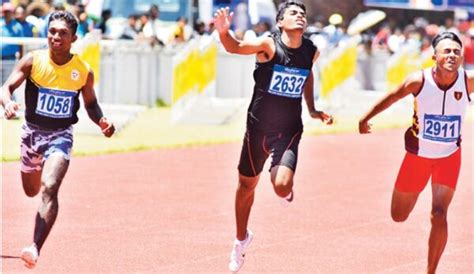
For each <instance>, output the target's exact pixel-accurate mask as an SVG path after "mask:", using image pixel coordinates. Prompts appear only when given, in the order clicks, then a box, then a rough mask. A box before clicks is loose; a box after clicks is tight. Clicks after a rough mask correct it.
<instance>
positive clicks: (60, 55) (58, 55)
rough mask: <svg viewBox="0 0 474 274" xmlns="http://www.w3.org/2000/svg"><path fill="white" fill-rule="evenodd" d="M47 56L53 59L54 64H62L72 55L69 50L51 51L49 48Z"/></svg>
mask: <svg viewBox="0 0 474 274" xmlns="http://www.w3.org/2000/svg"><path fill="white" fill-rule="evenodd" d="M49 57H50V58H51V60H53V62H54V63H55V64H56V65H59V66H62V65H64V64H66V63H67V62H69V61H71V59H72V57H73V55H72V54H71V53H70V52H69V51H68V52H53V51H51V50H50V51H49Z"/></svg>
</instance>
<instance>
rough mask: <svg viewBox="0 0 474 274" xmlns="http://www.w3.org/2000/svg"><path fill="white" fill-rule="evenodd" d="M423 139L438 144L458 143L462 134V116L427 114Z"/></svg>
mask: <svg viewBox="0 0 474 274" xmlns="http://www.w3.org/2000/svg"><path fill="white" fill-rule="evenodd" d="M424 121H425V123H424V131H423V138H424V139H427V140H431V141H436V142H443V143H452V142H457V141H458V139H459V135H460V133H461V116H459V115H433V114H425V119H424Z"/></svg>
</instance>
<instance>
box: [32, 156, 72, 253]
mask: <svg viewBox="0 0 474 274" xmlns="http://www.w3.org/2000/svg"><path fill="white" fill-rule="evenodd" d="M68 167H69V160H67V159H65V157H64V155H63V154H62V153H52V154H51V155H50V156H49V157H48V159H47V160H46V161H45V164H44V170H43V175H42V179H41V181H42V185H43V188H42V191H41V203H40V206H39V208H38V212H37V214H36V222H35V232H34V243H35V244H36V246H37V248H38V251H40V250H41V248H42V246H43V244H44V242H45V240H46V238H47V237H48V234H49V232H50V231H51V228H52V227H53V224H54V222H55V220H56V217H57V215H58V191H59V187H60V185H61V182H62V180H63V178H64V175H65V174H66V171H67V169H68Z"/></svg>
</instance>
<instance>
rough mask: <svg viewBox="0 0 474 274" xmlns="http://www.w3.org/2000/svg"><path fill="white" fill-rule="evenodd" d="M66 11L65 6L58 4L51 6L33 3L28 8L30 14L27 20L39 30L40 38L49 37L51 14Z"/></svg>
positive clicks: (27, 11)
mask: <svg viewBox="0 0 474 274" xmlns="http://www.w3.org/2000/svg"><path fill="white" fill-rule="evenodd" d="M60 10H62V11H64V10H65V8H64V6H63V4H56V5H53V6H49V5H48V4H46V3H42V2H33V3H31V4H29V5H28V7H27V8H26V14H29V15H28V16H27V17H26V18H27V19H26V20H27V21H28V22H31V23H32V24H33V25H35V27H36V28H37V29H38V36H39V37H44V38H46V37H48V21H49V16H50V14H51V13H53V12H55V11H60Z"/></svg>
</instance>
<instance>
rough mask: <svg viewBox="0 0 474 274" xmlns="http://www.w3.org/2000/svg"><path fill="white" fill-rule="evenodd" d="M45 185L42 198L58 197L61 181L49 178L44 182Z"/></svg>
mask: <svg viewBox="0 0 474 274" xmlns="http://www.w3.org/2000/svg"><path fill="white" fill-rule="evenodd" d="M42 183H43V191H42V196H43V199H54V198H56V197H57V195H58V191H59V185H60V184H61V181H60V180H57V179H55V178H48V179H45V180H43V181H42Z"/></svg>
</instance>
